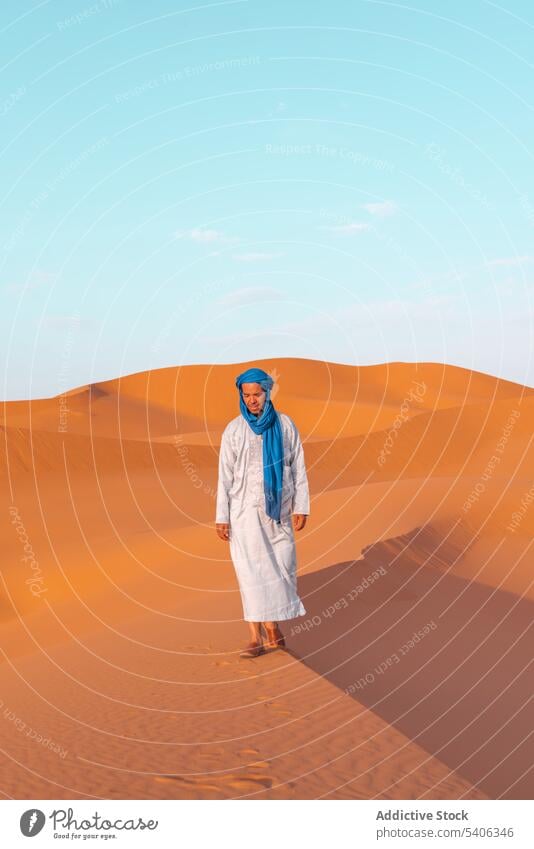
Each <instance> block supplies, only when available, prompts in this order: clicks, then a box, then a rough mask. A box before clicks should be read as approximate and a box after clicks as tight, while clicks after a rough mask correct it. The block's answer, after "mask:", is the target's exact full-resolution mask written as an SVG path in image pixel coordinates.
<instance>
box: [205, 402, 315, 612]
mask: <svg viewBox="0 0 534 849" xmlns="http://www.w3.org/2000/svg"><path fill="white" fill-rule="evenodd" d="M279 416H280V422H281V425H282V433H283V440H284V460H283V468H284V473H283V488H282V509H281V513H280V520H281V524H280V525H278V524H277V523H276V521H275V520H274V519H271V517H270V516H268V514H267V513H266V511H265V493H264V488H263V453H262V452H263V437H262V435H261V434H255V433H254V431H253V430H252V428H251V427H250V425H249V424H248V422H247V421H246V420H245V418H244V417H243V416H242V415H241V414H240V415H239V416H237V417H236V418H235V419H232V421H231V422H229V424H228V425H227V426H226V428H225V429H224V431H223V434H222V439H221V449H220V453H219V479H218V486H217V508H216V518H215V521H216V523H219V522H228V523H229V525H230V554H231V557H232V562H233V564H234V568H235V572H236V576H237V580H238V584H239V590H240V593H241V601H242V604H243V618H244V619H245V621H248V622H270V621H272V622H277V621H280V620H283V619H293V618H294V617H296V616H302V615H303V614H305V613H306V610H305V607H304V605H303V603H302V601H301V599H300V598H299V596H298V593H297V559H296V550H295V537H294V531H293V525H292V521H291V514H292V513H305V514H309V512H310V499H309V491H308V479H307V476H306V467H305V464H304V451H303V448H302V442H301V439H300V435H299V432H298V430H297V427H296V425H295V424H294V422H293V421H292V419H290V417H289V416H288V415H286V414H285V413H279Z"/></svg>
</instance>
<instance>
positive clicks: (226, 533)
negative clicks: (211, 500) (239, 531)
mask: <svg viewBox="0 0 534 849" xmlns="http://www.w3.org/2000/svg"><path fill="white" fill-rule="evenodd" d="M215 530H216V531H217V536H218V537H219V538H220V539H222V540H225V542H228V540H229V539H230V525H229V524H228V522H220V523H217V524H216V525H215Z"/></svg>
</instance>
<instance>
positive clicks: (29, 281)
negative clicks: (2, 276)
mask: <svg viewBox="0 0 534 849" xmlns="http://www.w3.org/2000/svg"><path fill="white" fill-rule="evenodd" d="M58 276H59V275H58V274H57V273H56V272H51V271H43V270H41V269H36V270H35V271H32V272H30V274H28V277H27V278H26V280H24V281H17V282H13V283H8V284H7V286H6V291H7V292H25V291H29V290H30V289H39V288H40V287H41V286H53V284H54V283H55V282H56V280H57V279H58Z"/></svg>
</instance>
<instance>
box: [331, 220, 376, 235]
mask: <svg viewBox="0 0 534 849" xmlns="http://www.w3.org/2000/svg"><path fill="white" fill-rule="evenodd" d="M368 229H369V225H368V224H364V223H362V222H359V221H353V222H352V223H351V224H338V225H332V226H331V225H328V224H326V225H323V226H321V227H319V230H331V231H332V232H333V233H359V232H360V231H361V230H368Z"/></svg>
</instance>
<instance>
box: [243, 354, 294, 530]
mask: <svg viewBox="0 0 534 849" xmlns="http://www.w3.org/2000/svg"><path fill="white" fill-rule="evenodd" d="M242 383H259V384H260V386H261V388H262V389H264V390H265V392H266V393H267V397H266V399H265V404H264V407H263V410H262V412H261V415H259V416H255V415H254V414H253V413H251V412H250V410H249V409H248V407H247V405H246V404H245V402H244V400H243V392H242V389H241V384H242ZM235 385H236V386H237V388H238V390H239V407H240V410H241V413H242V415H243V417H244V419H245V420H246V421H247V422H248V424H249V425H250V427H251V428H252V430H253V431H254V433H256V434H259V433H261V434H262V435H263V439H262V442H263V488H264V491H265V511H266V513H267V515H268V516H270V517H271V519H274V520H275V521H276V522H278V523H279V524H280V511H281V506H282V483H283V476H284V466H283V459H284V443H283V436H282V424H281V422H280V417H279V415H278V413H277V412H276V410H275V408H274V406H273V402H272V401H271V397H270V393H271V389H272V388H273V379H272V377H270V375H268V374H267V372H265V371H263V369H261V368H249V369H247V371H244V372H243V373H242V374H240V375H238V376H237V377H236V379H235Z"/></svg>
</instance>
